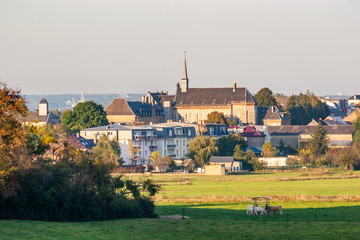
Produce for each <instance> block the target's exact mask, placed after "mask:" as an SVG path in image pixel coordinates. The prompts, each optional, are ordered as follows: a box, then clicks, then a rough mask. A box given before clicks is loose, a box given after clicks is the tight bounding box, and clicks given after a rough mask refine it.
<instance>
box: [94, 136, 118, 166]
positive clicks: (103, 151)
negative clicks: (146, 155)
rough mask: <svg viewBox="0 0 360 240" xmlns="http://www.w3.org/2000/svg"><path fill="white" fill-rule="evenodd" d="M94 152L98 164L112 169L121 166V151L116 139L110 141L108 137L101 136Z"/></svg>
mask: <svg viewBox="0 0 360 240" xmlns="http://www.w3.org/2000/svg"><path fill="white" fill-rule="evenodd" d="M93 150H94V154H95V160H96V163H97V164H102V165H108V166H109V167H111V168H114V167H116V166H118V165H119V159H120V155H121V149H120V146H119V143H118V142H117V141H116V138H114V139H112V140H110V139H109V137H108V136H106V135H101V136H100V137H99V140H98V142H97V144H96V146H95V147H94V148H93Z"/></svg>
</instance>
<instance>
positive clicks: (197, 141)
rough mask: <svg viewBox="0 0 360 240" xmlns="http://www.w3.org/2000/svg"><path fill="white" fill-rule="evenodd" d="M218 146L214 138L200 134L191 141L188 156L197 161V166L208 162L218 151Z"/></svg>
mask: <svg viewBox="0 0 360 240" xmlns="http://www.w3.org/2000/svg"><path fill="white" fill-rule="evenodd" d="M217 151H218V148H217V146H216V141H215V139H214V138H212V137H209V136H198V137H195V138H193V139H192V140H191V141H190V142H189V146H188V153H187V155H188V157H190V158H191V159H193V160H194V161H195V165H196V166H204V165H205V164H208V163H209V161H210V158H211V157H212V156H213V155H214V154H215V153H217Z"/></svg>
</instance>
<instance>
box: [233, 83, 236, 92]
mask: <svg viewBox="0 0 360 240" xmlns="http://www.w3.org/2000/svg"><path fill="white" fill-rule="evenodd" d="M235 90H236V82H235V81H234V84H233V92H235Z"/></svg>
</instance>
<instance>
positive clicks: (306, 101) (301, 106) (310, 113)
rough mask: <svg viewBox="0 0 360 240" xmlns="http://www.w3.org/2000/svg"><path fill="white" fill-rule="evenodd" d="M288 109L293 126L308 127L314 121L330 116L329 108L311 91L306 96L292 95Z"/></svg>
mask: <svg viewBox="0 0 360 240" xmlns="http://www.w3.org/2000/svg"><path fill="white" fill-rule="evenodd" d="M286 108H287V111H288V112H289V113H290V116H291V124H293V125H306V124H308V123H309V122H310V121H311V120H312V119H319V118H326V117H327V116H329V114H330V109H329V107H328V106H327V105H326V104H325V103H323V102H321V101H320V100H319V99H318V98H317V97H316V96H315V95H314V94H313V93H312V92H310V91H308V92H307V93H306V94H302V93H300V94H299V95H292V96H291V97H290V98H289V101H288V103H287V106H286Z"/></svg>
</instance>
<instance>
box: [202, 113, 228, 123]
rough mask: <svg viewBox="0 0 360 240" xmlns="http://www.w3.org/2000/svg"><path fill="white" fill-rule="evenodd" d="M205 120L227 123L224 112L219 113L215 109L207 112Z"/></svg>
mask: <svg viewBox="0 0 360 240" xmlns="http://www.w3.org/2000/svg"><path fill="white" fill-rule="evenodd" d="M206 122H209V123H218V124H226V125H228V122H227V118H226V117H225V116H224V113H222V112H220V113H219V112H217V111H215V112H211V113H209V114H208V115H207V120H206Z"/></svg>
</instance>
